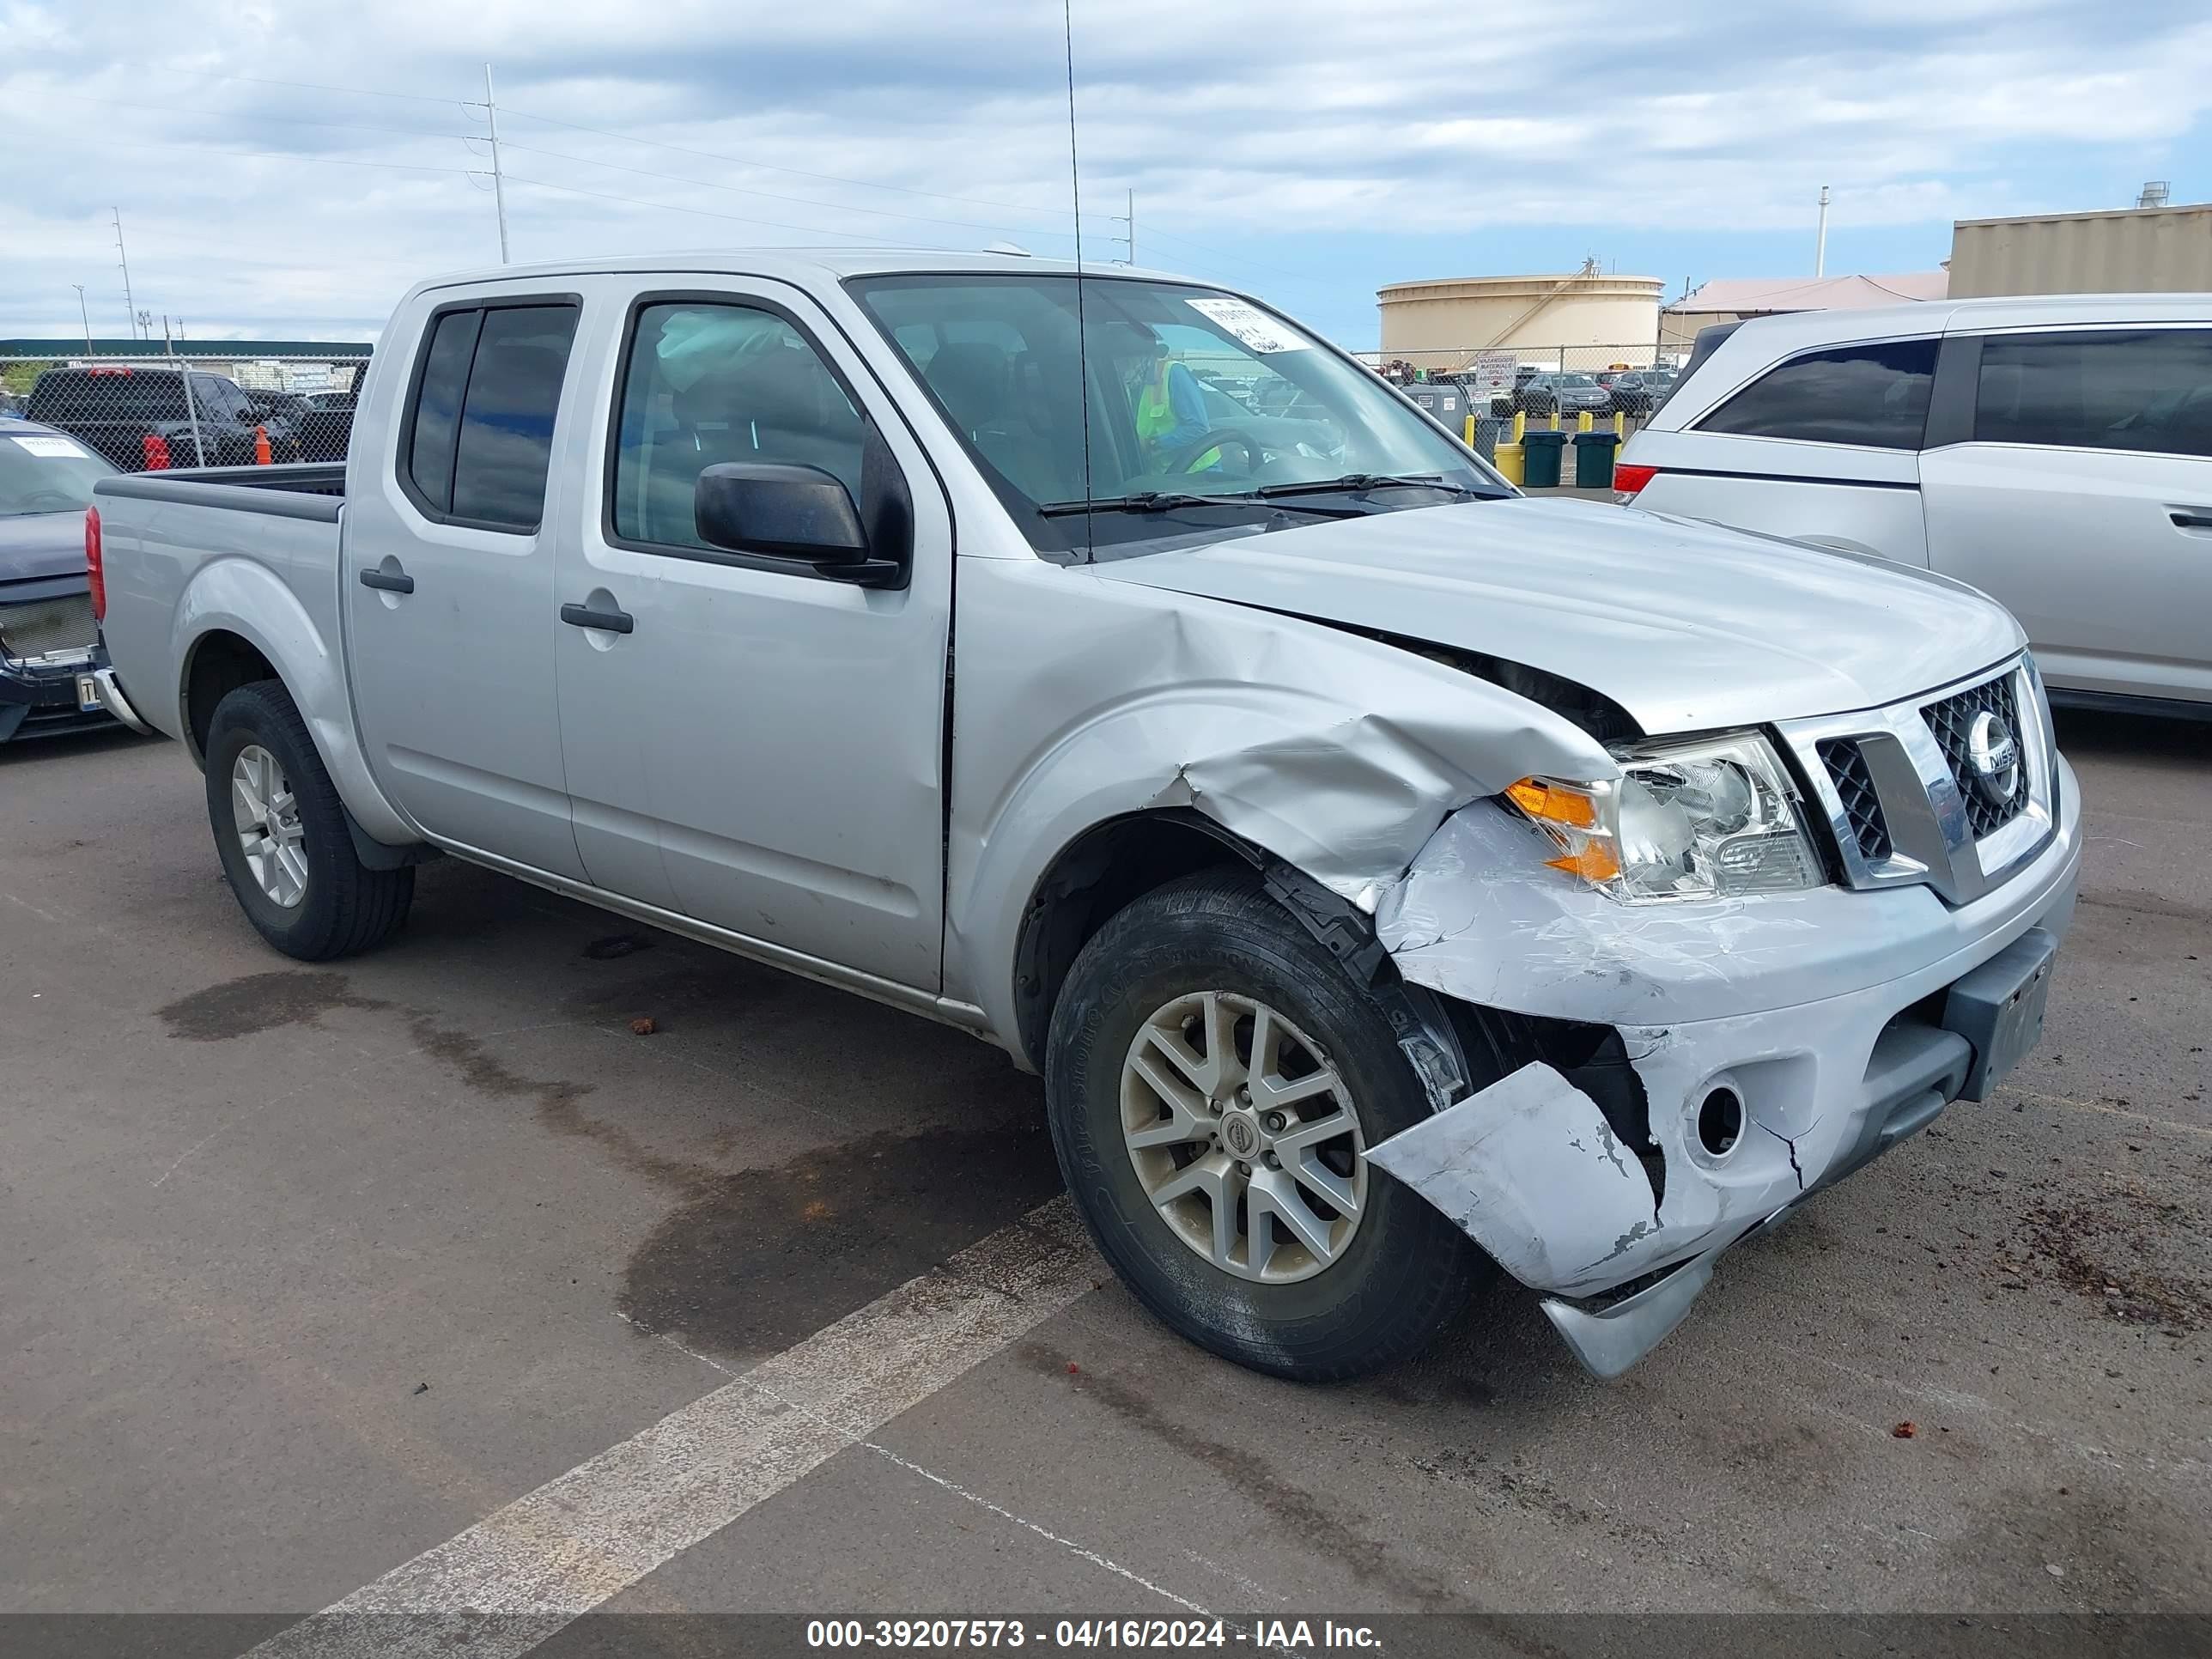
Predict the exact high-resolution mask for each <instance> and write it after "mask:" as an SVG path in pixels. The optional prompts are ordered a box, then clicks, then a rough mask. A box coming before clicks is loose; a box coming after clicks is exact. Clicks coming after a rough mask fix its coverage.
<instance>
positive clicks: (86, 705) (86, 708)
mask: <svg viewBox="0 0 2212 1659" xmlns="http://www.w3.org/2000/svg"><path fill="white" fill-rule="evenodd" d="M76 706H77V708H78V709H79V710H80V711H81V712H82V713H84V714H98V713H99V712H100V682H99V681H98V680H96V679H94V678H93V677H92V676H91V675H89V674H80V675H78V676H77V677H76Z"/></svg>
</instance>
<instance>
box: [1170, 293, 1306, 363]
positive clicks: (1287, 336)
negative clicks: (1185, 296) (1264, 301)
mask: <svg viewBox="0 0 2212 1659" xmlns="http://www.w3.org/2000/svg"><path fill="white" fill-rule="evenodd" d="M1183 303H1184V304H1185V305H1187V306H1188V307H1190V308H1191V309H1192V310H1193V311H1194V312H1196V313H1198V314H1199V315H1200V316H1201V317H1204V318H1206V319H1209V320H1210V321H1212V322H1213V323H1216V324H1218V325H1220V326H1221V327H1223V328H1225V329H1227V330H1228V331H1230V332H1231V334H1234V335H1235V336H1236V337H1237V338H1238V339H1239V340H1240V341H1242V342H1243V344H1244V347H1245V349H1247V350H1248V351H1255V352H1257V353H1258V354H1259V355H1260V356H1263V357H1264V356H1267V355H1268V354H1269V353H1271V352H1276V351H1310V350H1312V349H1313V342H1312V341H1311V340H1306V339H1301V338H1300V337H1298V336H1297V335H1296V334H1294V333H1292V332H1291V330H1290V329H1289V328H1288V327H1287V326H1285V325H1283V324H1281V323H1279V322H1277V321H1276V320H1275V319H1273V317H1270V316H1269V315H1267V313H1266V312H1264V311H1261V309H1260V308H1259V307H1256V306H1252V305H1248V304H1246V303H1245V302H1244V301H1242V300H1228V299H1212V300H1186V301H1183Z"/></svg>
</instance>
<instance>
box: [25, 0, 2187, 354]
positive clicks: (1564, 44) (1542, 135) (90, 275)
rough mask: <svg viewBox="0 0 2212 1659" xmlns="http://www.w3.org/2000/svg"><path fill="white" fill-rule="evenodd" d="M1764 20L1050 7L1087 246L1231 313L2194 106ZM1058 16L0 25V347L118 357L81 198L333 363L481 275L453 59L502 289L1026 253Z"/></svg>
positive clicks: (561, 5)
mask: <svg viewBox="0 0 2212 1659" xmlns="http://www.w3.org/2000/svg"><path fill="white" fill-rule="evenodd" d="M1075 11H1076V56H1077V71H1078V78H1079V112H1080V116H1081V121H1080V129H1081V131H1080V142H1081V147H1082V152H1083V163H1084V166H1083V176H1084V183H1085V191H1086V197H1087V202H1088V205H1089V207H1090V209H1091V210H1092V211H1093V212H1094V213H1095V214H1096V215H1097V217H1096V218H1093V219H1091V221H1090V222H1089V223H1088V225H1087V232H1088V235H1089V238H1090V242H1091V248H1090V251H1091V252H1092V253H1094V254H1100V253H1103V254H1106V255H1109V256H1110V255H1111V253H1112V252H1114V249H1113V247H1112V246H1111V245H1110V239H1111V238H1113V237H1115V236H1116V235H1118V234H1119V227H1118V226H1117V225H1115V223H1114V222H1112V221H1111V220H1110V217H1109V216H1111V215H1113V214H1115V213H1118V212H1120V211H1121V201H1122V192H1123V191H1124V189H1125V188H1128V187H1133V188H1134V189H1135V190H1136V191H1137V195H1138V201H1139V239H1140V245H1141V246H1140V251H1141V252H1144V253H1145V254H1146V257H1147V258H1148V260H1158V262H1161V263H1166V262H1168V261H1169V260H1170V258H1174V259H1176V260H1177V261H1178V262H1181V263H1185V264H1188V267H1189V268H1192V269H1194V270H1200V272H1201V273H1204V274H1212V275H1218V276H1227V277H1232V278H1240V279H1242V280H1244V281H1247V282H1249V283H1254V284H1255V285H1257V286H1261V287H1266V286H1267V285H1268V281H1269V278H1268V276H1267V275H1266V274H1265V273H1264V272H1263V271H1262V270H1260V269H1258V268H1256V267H1255V266H1253V265H1250V264H1240V263H1238V262H1237V259H1236V258H1235V257H1234V256H1235V255H1237V252H1238V251H1239V245H1240V243H1241V242H1242V240H1243V239H1244V238H1246V237H1248V236H1251V235H1255V234H1266V235H1268V236H1270V237H1271V238H1280V237H1283V236H1285V234H1290V235H1291V236H1293V237H1295V236H1297V235H1304V236H1308V237H1310V238H1312V239H1315V241H1316V246H1318V245H1320V243H1321V242H1322V241H1325V240H1328V239H1331V238H1334V239H1339V240H1341V239H1346V238H1352V237H1358V236H1372V235H1377V234H1404V233H1416V234H1419V233H1435V234H1465V233H1468V232H1472V231H1478V230H1481V229H1483V228H1486V227H1516V226H1534V225H1547V224H1551V225H1558V224H1571V225H1577V226H1589V225H1606V224H1612V225H1618V226H1620V227H1623V228H1637V227H1659V228H1666V229H1668V230H1669V231H1673V232H1684V231H1706V232H1711V233H1716V234H1717V233H1730V232H1755V231H1759V230H1761V229H1765V228H1772V227H1777V226H1782V225H1796V224H1799V223H1802V221H1803V219H1804V217H1805V203H1806V199H1807V197H1808V195H1809V193H1810V190H1811V188H1812V186H1813V185H1816V184H1818V183H1820V182H1827V183H1830V184H1832V185H1834V186H1835V190H1836V197H1837V216H1838V223H1839V224H1841V223H1846V222H1849V223H1856V224H1860V225H1870V224H1882V223H1888V224H1913V223H1928V222H1941V221H1942V220H1944V219H1947V218H1949V217H1952V216H1966V215H1972V214H1978V213H1985V212H2002V211H2015V210H2022V209H2023V208H2027V207H2033V206H2039V205H2051V206H2075V205H2084V204H2083V203H2081V202H2079V201H2077V200H2067V199H2056V200H2044V199H2039V192H2044V191H2062V190H2063V189H2064V188H2065V187H2066V185H2065V184H2064V183H2063V182H2061V181H2065V180H2071V179H2076V178H2078V177H2080V176H2081V170H2082V157H2083V156H2085V155H2090V154H2095V155H2107V156H2124V158H2125V160H2126V166H2127V168H2128V169H2130V170H2134V171H2150V172H2155V171H2159V170H2161V168H2162V167H2164V166H2165V161H2164V158H2165V156H2166V155H2167V154H2168V153H2169V152H2170V150H2171V149H2172V147H2173V146H2175V145H2176V144H2177V143H2179V142H2181V141H2182V140H2183V139H2184V138H2185V137H2186V136H2187V135H2188V134H2189V133H2190V131H2191V127H2192V125H2193V124H2195V123H2197V122H2199V121H2200V120H2201V119H2203V117H2204V116H2205V114H2206V112H2207V111H2208V109H2212V23H2207V22H2205V21H2202V16H2201V8H2200V7H2198V6H2197V5H2194V4H2190V3H2156V0H2144V3H2137V4H2133V5H2130V8H2129V9H2128V11H2129V17H2128V27H2127V28H2126V29H2125V30H2124V31H2122V30H2116V29H2113V28H2112V27H2110V22H2111V14H2110V13H2109V11H2107V10H2105V9H2099V8H2093V7H2091V6H2088V5H2087V4H2085V3H2080V0H2070V3H2045V4H2040V5H2037V4H2031V3H2023V0H1909V3H1908V0H1843V3H1836V4H1831V5H1829V6H1827V7H1826V8H1824V9H1822V10H1821V11H1820V14H1819V15H1817V16H1816V17H1812V18H1790V17H1786V16H1784V17H1782V18H1780V19H1779V20H1778V8H1776V7H1774V6H1773V5H1771V3H1761V4H1753V3H1752V0H1710V3H1705V4H1689V5H1678V6H1676V7H1674V8H1669V9H1665V10H1664V11H1663V12H1658V13H1654V12H1644V13H1633V12H1631V13H1623V12H1619V11H1616V12H1613V13H1608V14H1607V15H1605V16H1604V17H1603V18H1602V19H1601V20H1599V21H1596V22H1595V23H1589V24H1588V25H1587V26H1586V20H1585V15H1584V13H1583V12H1582V11H1577V10H1575V9H1571V8H1565V7H1562V8H1559V9H1556V10H1555V11H1554V12H1553V14H1551V15H1550V16H1549V18H1548V20H1539V21H1531V20H1532V18H1533V17H1534V16H1535V15H1534V14H1530V13H1528V12H1527V11H1525V10H1522V11H1517V12H1511V13H1507V12H1504V11H1502V10H1501V9H1499V8H1497V7H1494V6H1487V5H1484V6H1469V5H1466V4H1463V3H1458V0H1418V3H1417V0H1370V3H1366V4H1363V5H1359V6H1352V7H1346V6H1344V5H1343V4H1341V3H1340V0H1326V3H1324V0H1266V3H1255V0H1213V3H1211V4H1208V5H1205V6H1194V5H1192V4H1190V3H1188V0H1172V3H1170V0H1111V3H1109V0H1077V4H1076V9H1075ZM1059 17H1060V14H1059V9H1058V8H1057V7H1056V6H1051V5H1043V6H1039V5H1036V4H1034V3H1017V0H976V3H970V4H966V5H963V6H958V7H951V8H939V9H938V15H926V14H924V13H923V12H921V10H919V9H916V8H914V7H913V6H911V5H909V4H903V3H901V4H893V3H890V0H823V3H818V4H815V5H811V6H785V7H750V6H748V7H742V8H732V7H730V6H728V5H727V4H726V3H723V0H662V3H659V4H656V5H653V6H650V7H623V6H618V5H609V4H605V3H604V0H592V3H583V0H475V3H471V4H467V5H456V4H453V3H452V0H386V3H380V4H368V5H363V4H359V3H349V4H334V3H328V0H283V3H279V0H161V3H158V4H156V3H155V0H104V3H99V4H90V3H86V0H9V3H4V4H0V120H4V123H5V130H6V131H8V133H9V137H8V139H7V141H6V143H7V146H8V150H9V161H10V163H11V165H10V167H9V183H10V185H11V186H12V187H11V188H10V189H9V191H7V192H6V195H5V198H4V200H0V246H5V247H6V248H7V249H8V251H9V281H8V283H6V284H5V285H4V289H0V333H9V334H13V333H22V332H31V331H65V330H66V329H68V328H70V327H72V326H74V325H75V321H76V307H75V296H74V294H73V293H72V291H71V290H70V287H69V284H70V283H78V282H81V283H85V284H86V285H87V287H88V289H89V290H90V291H91V292H92V294H93V295H94V296H95V297H94V305H95V307H96V310H95V316H94V326H95V327H96V328H99V329H101V330H103V331H115V330H118V329H119V327H120V326H121V324H122V316H123V313H122V305H121V298H120V283H119V278H118V275H117V273H116V272H115V270H114V259H113V251H112V232H111V230H110V228H109V225H108V220H107V209H108V207H109V205H110V204H115V205H118V206H120V207H121V209H122V210H123V215H124V222H125V231H126V233H127V234H128V237H129V240H130V247H131V258H132V276H133V279H134V284H135V286H136V288H137V290H138V300H139V303H140V304H141V305H145V306H150V307H152V308H153V309H154V310H155V311H156V312H157V313H159V312H164V311H166V312H168V313H171V314H173V315H180V316H182V317H184V318H185V319H186V321H187V323H188V325H195V327H196V331H203V332H210V333H211V332H218V331H252V332H255V333H264V334H289V333H295V332H302V331H308V332H319V333H349V334H362V333H364V332H367V331H372V330H373V329H374V326H375V325H376V322H377V320H378V319H380V317H381V315H382V313H383V312H384V311H385V309H386V307H387V306H388V305H389V303H390V301H392V298H393V297H394V296H396V295H397V294H398V291H399V290H400V289H402V288H404V286H405V285H406V284H407V283H409V282H410V281H412V280H414V279H415V278H416V277H418V276H421V275H422V274H424V273H426V272H428V271H430V270H440V269H447V268H452V267H455V266H464V265H471V264H486V263H489V262H491V261H492V260H494V259H495V258H496V256H497V243H496V239H495V233H494V226H493V218H492V204H491V198H490V197H489V193H488V192H487V190H486V180H485V179H484V178H483V176H482V173H483V169H484V168H485V167H487V166H488V161H487V159H486V155H485V146H484V144H483V142H482V135H483V119H482V113H481V111H480V110H477V109H475V108H471V107H468V106H467V103H468V100H476V99H480V98H481V96H482V64H483V60H484V59H485V58H490V59H492V60H493V61H494V62H495V64H496V65H497V70H498V74H499V77H500V100H501V105H502V106H504V107H505V108H506V109H507V114H506V115H505V116H504V118H503V120H502V137H505V138H506V139H507V140H508V141H509V149H508V151H507V156H506V162H507V170H508V171H509V173H511V174H512V175H513V178H514V179H516V180H517V182H514V183H513V184H511V185H510V187H509V190H508V208H509V217H510V221H511V231H512V240H513V244H514V247H515V251H516V254H517V257H518V258H551V257H556V256H561V255H566V254H571V253H584V252H593V253H597V252H618V251H627V250H635V249H640V248H644V247H651V246H664V247H665V246H696V245H699V244H701V243H710V242H722V243H749V242H770V241H773V242H790V241H794V240H810V239H811V240H823V241H851V240H876V241H889V242H902V243H917V242H918V243H927V244H937V245H944V246H981V245H984V244H986V243H987V242H989V241H991V240H994V239H997V238H1000V237H1006V236H1012V237H1013V238H1014V239H1015V240H1020V241H1022V242H1024V243H1025V244H1026V245H1028V246H1032V247H1034V248H1035V249H1036V251H1038V252H1051V253H1060V252H1066V250H1067V246H1068V244H1067V240H1066V224H1067V220H1066V202H1067V167H1066V105H1065V102H1064V98H1065V88H1064V87H1063V85H1062V82H1061V79H1060V77H1061V75H1062V72H1063V58H1062V45H1061V40H1060V30H1059ZM188 70H189V71H200V72H201V73H198V74H194V73H187V72H185V71H188ZM221 77H233V78H221ZM288 82H310V83H319V87H318V86H301V85H292V84H284V83H288ZM319 88H365V89H369V90H371V91H375V92H382V93H398V94H411V95H410V96H401V97H392V96H367V95H360V94H357V93H356V92H352V91H336V90H326V89H319ZM560 123H568V124H571V125H559V124H560ZM579 125H580V126H583V127H589V128H601V129H606V130H609V131H614V132H619V133H624V134H630V135H635V136H638V137H645V138H649V139H653V140H657V141H659V143H660V144H662V145H673V146H678V147H680V148H678V149H667V148H653V147H650V146H647V145H644V144H639V143H628V142H623V140H621V139H617V138H613V137H605V136H603V135H602V134H600V133H598V132H592V131H577V130H575V128H576V126H579ZM210 152H228V153H225V154H210ZM272 157H273V158H276V159H269V158H272ZM725 158H743V159H742V160H737V159H725ZM407 167H411V168H414V169H416V171H411V172H410V171H404V170H402V169H403V168H407ZM623 169H628V170H627V171H625V170H623ZM777 169H790V171H778V170H777ZM655 175H664V176H655ZM838 179H861V180H869V181H873V182H874V183H875V184H877V185H894V186H900V187H902V188H903V191H933V192H940V193H942V194H944V195H949V196H952V197H974V198H981V200H980V201H953V200H945V199H939V197H935V196H931V195H925V194H911V193H902V191H899V190H888V189H881V188H867V187H864V186H861V185H852V184H846V183H840V182H837V180H838ZM521 180H530V181H532V182H528V183H524V182H520V181H521ZM2038 180H2040V181H2041V182H2040V183H2038V182H2035V181H2038ZM554 186H561V187H562V188H559V189H556V188H554ZM2186 189H2187V186H2186V185H2185V191H2186ZM2197 191H2198V193H2200V194H2201V193H2204V192H2203V185H2202V184H2201V183H2200V184H2199V185H2197ZM610 197H632V198H639V201H641V202H643V203H647V204H652V203H665V204H679V205H681V206H682V207H684V208H686V209H689V210H691V211H690V214H688V215H687V214H679V213H676V212H671V211H666V210H663V209H661V208H658V207H654V206H651V205H639V204H635V203H630V202H624V201H621V200H612V199H607V198H610ZM2099 205H2102V203H2099ZM867 210H874V211H867ZM1276 246H1281V244H1280V242H1279V241H1278V242H1277V243H1276ZM1224 250H1225V251H1226V252H1227V254H1228V255H1229V256H1231V257H1228V258H1225V257H1224V254H1223V252H1221V251H1224ZM1186 255H1187V256H1188V258H1187V259H1185V258H1183V256H1186ZM1285 298H1286V299H1289V300H1291V301H1292V302H1293V303H1294V304H1295V303H1297V302H1299V300H1300V295H1299V294H1298V293H1297V291H1293V292H1291V293H1289V294H1286V295H1285Z"/></svg>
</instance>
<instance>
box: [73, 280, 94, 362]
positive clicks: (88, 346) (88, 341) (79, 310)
mask: <svg viewBox="0 0 2212 1659" xmlns="http://www.w3.org/2000/svg"><path fill="white" fill-rule="evenodd" d="M70 287H71V288H73V289H76V314H77V316H78V317H79V318H80V319H82V321H83V323H84V355H85V356H88V357H89V356H92V313H90V312H88V311H87V310H86V309H85V308H84V284H83V283H70Z"/></svg>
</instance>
